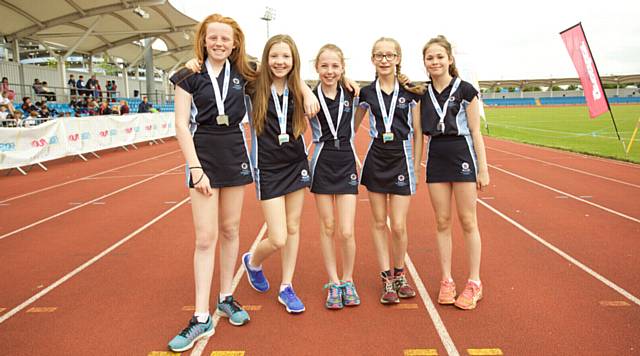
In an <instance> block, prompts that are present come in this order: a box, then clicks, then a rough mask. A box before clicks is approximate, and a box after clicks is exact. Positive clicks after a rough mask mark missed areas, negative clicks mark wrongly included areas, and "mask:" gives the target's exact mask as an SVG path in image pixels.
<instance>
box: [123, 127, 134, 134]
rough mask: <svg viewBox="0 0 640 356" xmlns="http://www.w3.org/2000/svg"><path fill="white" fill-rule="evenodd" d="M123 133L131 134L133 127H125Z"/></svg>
mask: <svg viewBox="0 0 640 356" xmlns="http://www.w3.org/2000/svg"><path fill="white" fill-rule="evenodd" d="M124 132H126V133H132V132H133V127H127V128H126V129H124Z"/></svg>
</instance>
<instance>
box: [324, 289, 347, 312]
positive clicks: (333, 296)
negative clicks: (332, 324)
mask: <svg viewBox="0 0 640 356" xmlns="http://www.w3.org/2000/svg"><path fill="white" fill-rule="evenodd" d="M324 289H327V302H326V303H325V304H324V306H325V307H327V309H342V308H343V307H344V305H343V304H342V288H341V286H340V285H338V284H335V283H327V284H325V285H324Z"/></svg>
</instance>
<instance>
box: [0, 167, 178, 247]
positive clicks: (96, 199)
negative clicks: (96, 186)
mask: <svg viewBox="0 0 640 356" xmlns="http://www.w3.org/2000/svg"><path fill="white" fill-rule="evenodd" d="M182 166H184V164H181V165H179V166H177V167H173V168H170V169H167V170H166V171H164V172H160V173H158V174H156V175H154V176H152V177H149V178H147V179H143V180H141V181H138V182H136V183H133V184H130V185H127V186H126V187H123V188H120V189H118V190H116V191H113V192H111V193H108V194H105V195H102V196H99V197H97V198H95V199H92V200H90V201H88V202H85V203H82V204H80V205H76V206H74V207H73V208H69V209H67V210H63V211H61V212H59V213H57V214H53V215H51V216H49V217H46V218H44V219H41V220H38V221H36V222H34V223H32V224H29V225H27V226H23V227H21V228H19V229H17V230H13V231H11V232H8V233H6V234H4V235H1V236H0V240H2V239H4V238H5V237H9V236H11V235H15V234H17V233H19V232H21V231H24V230H27V229H30V228H32V227H34V226H37V225H40V224H42V223H44V222H47V221H49V220H52V219H55V218H57V217H58V216H61V215H64V214H67V213H70V212H72V211H74V210H76V209H80V208H82V207H83V206H86V205H89V204H92V203H95V202H99V201H100V200H103V199H105V198H108V197H110V196H112V195H115V194H118V193H120V192H123V191H125V190H127V189H130V188H133V187H135V186H137V185H140V184H142V183H145V182H147V181H150V180H152V179H154V178H156V177H160V176H162V175H164V174H165V173H167V172H170V171H172V170H174V169H176V168H180V167H182Z"/></svg>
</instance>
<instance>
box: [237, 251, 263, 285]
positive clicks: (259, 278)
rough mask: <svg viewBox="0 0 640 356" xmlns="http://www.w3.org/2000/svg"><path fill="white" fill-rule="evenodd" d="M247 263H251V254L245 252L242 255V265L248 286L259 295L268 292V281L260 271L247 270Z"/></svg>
mask: <svg viewBox="0 0 640 356" xmlns="http://www.w3.org/2000/svg"><path fill="white" fill-rule="evenodd" d="M249 261H251V253H250V252H247V253H245V254H244V255H242V264H243V265H244V269H245V271H247V279H248V280H249V284H250V285H251V288H253V289H255V290H257V291H258V292H260V293H264V292H266V291H268V290H269V281H267V278H266V277H265V276H264V273H262V269H260V270H258V271H252V270H251V269H250V268H249Z"/></svg>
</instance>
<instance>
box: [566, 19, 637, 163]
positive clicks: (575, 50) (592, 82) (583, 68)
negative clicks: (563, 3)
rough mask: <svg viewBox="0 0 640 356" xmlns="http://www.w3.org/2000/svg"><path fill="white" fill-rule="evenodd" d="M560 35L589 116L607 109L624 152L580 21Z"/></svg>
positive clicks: (595, 115) (596, 114)
mask: <svg viewBox="0 0 640 356" xmlns="http://www.w3.org/2000/svg"><path fill="white" fill-rule="evenodd" d="M560 36H561V37H562V40H563V41H564V44H565V46H566V47H567V51H569V56H570V57H571V60H572V61H573V65H574V66H575V67H576V70H577V71H578V76H579V77H580V83H581V84H582V89H583V90H584V97H585V99H586V100H587V106H588V107H589V116H590V117H591V118H595V117H597V116H599V115H602V114H604V113H605V112H607V111H609V114H610V115H611V121H612V122H613V127H614V128H615V130H616V135H617V136H618V140H619V141H620V142H621V143H622V149H623V151H625V152H626V148H625V144H624V140H623V139H622V138H621V137H620V133H619V132H618V125H616V120H615V118H614V117H613V112H612V111H611V106H610V105H609V99H607V93H606V92H605V91H604V88H603V85H602V79H600V74H598V67H597V66H596V62H595V61H594V60H593V55H592V54H591V48H590V47H589V42H587V37H586V35H585V34H584V30H583V29H582V23H580V22H579V23H578V24H577V25H574V26H572V27H570V28H568V29H566V30H564V31H562V32H560Z"/></svg>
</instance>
